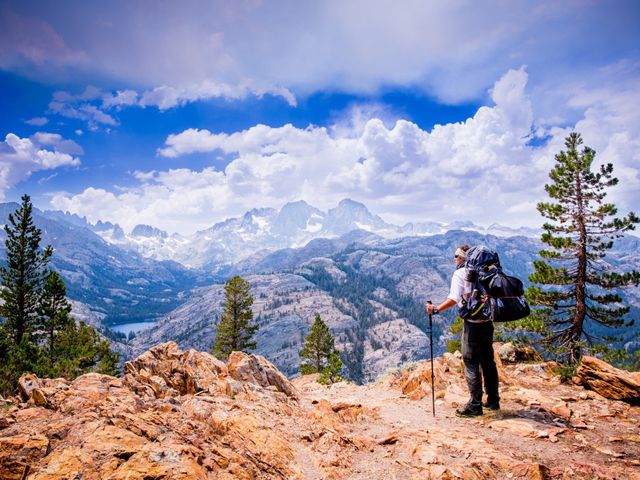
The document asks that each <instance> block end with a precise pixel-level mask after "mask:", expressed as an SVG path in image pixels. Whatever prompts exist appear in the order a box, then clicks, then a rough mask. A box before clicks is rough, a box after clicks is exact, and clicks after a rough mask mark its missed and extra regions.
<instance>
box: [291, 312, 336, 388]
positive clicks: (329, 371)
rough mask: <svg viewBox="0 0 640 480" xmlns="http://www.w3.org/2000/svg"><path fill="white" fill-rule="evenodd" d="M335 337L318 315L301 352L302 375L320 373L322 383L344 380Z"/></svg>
mask: <svg viewBox="0 0 640 480" xmlns="http://www.w3.org/2000/svg"><path fill="white" fill-rule="evenodd" d="M334 344H335V341H334V338H333V335H332V334H331V332H330V331H329V327H328V326H327V324H326V323H324V321H323V320H322V318H320V315H316V318H315V320H314V322H313V324H312V325H311V329H310V330H309V334H308V335H307V337H306V338H305V343H304V346H303V347H302V350H300V358H301V359H302V362H301V364H300V373H301V374H302V375H308V374H310V373H320V374H321V377H320V381H323V382H335V381H339V380H341V379H342V377H341V372H342V360H340V354H339V352H338V351H337V350H336V349H335V346H334Z"/></svg>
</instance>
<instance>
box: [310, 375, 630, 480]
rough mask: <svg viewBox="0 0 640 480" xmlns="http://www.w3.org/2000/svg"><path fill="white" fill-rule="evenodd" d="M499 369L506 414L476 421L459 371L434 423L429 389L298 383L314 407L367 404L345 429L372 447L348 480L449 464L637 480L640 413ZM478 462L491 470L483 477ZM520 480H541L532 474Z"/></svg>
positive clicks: (546, 378)
mask: <svg viewBox="0 0 640 480" xmlns="http://www.w3.org/2000/svg"><path fill="white" fill-rule="evenodd" d="M541 372H542V374H541ZM501 373H502V375H503V377H504V378H505V379H509V380H507V383H508V384H505V383H504V382H503V383H502V384H501V395H502V400H501V403H502V409H501V410H500V411H497V412H493V411H490V410H487V409H485V414H484V415H483V416H482V417H477V418H459V417H457V416H456V415H455V409H456V408H457V407H458V406H460V405H463V404H464V403H465V402H466V400H467V395H466V389H465V386H464V384H463V382H462V377H461V376H459V377H458V376H457V375H452V376H451V378H449V379H448V381H449V383H448V384H447V386H446V388H444V389H442V390H439V391H438V390H437V396H438V397H439V398H437V400H436V415H435V417H434V416H433V414H432V400H431V394H430V393H429V394H428V395H426V396H424V397H423V398H421V399H411V398H410V397H409V396H407V395H405V394H403V393H402V391H401V389H400V388H390V383H393V382H389V381H388V380H383V381H381V382H378V383H375V384H369V385H364V386H358V385H354V384H348V383H344V382H341V383H339V384H335V385H333V386H331V387H325V386H321V385H319V384H317V383H315V382H309V381H298V387H299V388H300V389H301V390H302V391H303V392H304V397H303V400H302V406H303V408H304V409H306V410H308V411H310V410H312V409H313V408H314V407H316V406H317V405H318V403H319V402H322V401H328V402H330V403H332V404H335V403H336V402H343V403H345V404H350V405H361V406H362V408H363V411H365V412H370V418H367V419H364V418H363V419H362V421H357V422H353V423H349V424H348V428H347V431H346V434H347V435H348V436H351V437H352V438H365V439H369V440H370V442H371V444H373V445H374V447H373V448H370V449H369V450H368V451H366V452H363V451H355V452H351V453H350V455H352V458H351V459H350V462H351V464H352V466H353V470H352V471H351V472H350V473H349V476H348V477H346V478H349V479H353V480H358V479H367V480H373V479H378V478H379V479H382V478H430V476H433V478H437V475H438V473H439V472H440V473H442V472H445V466H446V467H447V468H449V470H452V471H455V467H456V466H460V467H469V466H471V465H477V466H478V472H479V474H480V476H479V477H478V478H507V476H508V478H518V476H517V475H515V476H514V474H513V473H512V472H511V473H510V474H508V475H507V474H506V473H505V477H500V476H497V477H493V475H494V474H495V471H500V469H501V468H503V467H505V466H506V465H514V464H518V463H522V464H541V465H544V466H546V467H548V469H549V471H548V473H549V475H550V476H551V478H610V477H611V475H613V474H614V472H615V476H616V478H619V479H625V478H629V479H640V443H639V442H640V435H639V434H640V426H639V425H640V408H638V407H631V406H629V405H627V404H624V403H622V402H615V401H609V400H607V399H605V398H603V397H601V396H599V395H597V394H595V393H594V392H589V391H586V390H584V389H583V388H582V387H578V386H574V385H571V386H569V385H565V384H560V383H559V379H558V378H557V377H555V376H554V375H551V374H548V373H546V372H544V371H543V370H540V369H534V368H533V367H532V368H530V369H529V370H527V366H520V367H516V366H508V367H503V368H502V372H501ZM534 373H535V374H534ZM427 378H428V376H427ZM436 385H438V382H436ZM563 415H564V417H563ZM482 465H492V466H493V467H494V468H493V470H492V471H491V472H489V471H488V470H487V471H486V472H485V473H484V474H483V473H482ZM439 466H441V468H438V467H439ZM427 467H428V468H427ZM524 475H525V476H524V477H521V478H545V477H544V476H536V475H537V473H535V472H534V473H533V474H532V473H531V472H528V471H527V472H525V473H524ZM526 475H528V476H526ZM309 478H316V477H313V476H310V477H309ZM317 478H320V477H317ZM451 478H455V476H453V477H451ZM465 478H466V477H465Z"/></svg>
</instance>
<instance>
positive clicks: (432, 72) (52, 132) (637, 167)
mask: <svg viewBox="0 0 640 480" xmlns="http://www.w3.org/2000/svg"><path fill="white" fill-rule="evenodd" d="M639 21H640V6H638V3H637V2H634V1H607V2H605V1H596V0H581V1H578V0H572V1H564V2H551V1H549V2H545V1H542V2H540V1H536V2H533V1H532V2H527V1H514V2H504V1H486V2H472V1H456V2H435V1H433V2H431V1H400V2H393V3H392V2H383V1H364V0H362V1H347V2H345V1H341V2H337V1H324V2H293V1H270V2H268V1H260V0H246V1H207V2H204V1H192V2H162V3H158V2H153V4H151V3H150V2H126V1H114V2H108V3H107V4H104V5H103V4H96V3H95V2H80V1H66V2H36V1H29V0H26V1H20V2H17V1H15V2H13V1H4V2H0V106H1V109H2V112H3V114H2V116H0V196H1V197H2V199H3V200H5V201H12V200H17V199H19V197H20V196H21V195H22V194H23V193H29V194H30V195H31V196H32V197H33V199H34V203H35V204H36V205H37V206H39V207H40V208H45V209H62V210H66V211H71V212H73V213H78V214H80V215H85V216H87V218H88V219H89V220H91V221H94V222H95V221H97V220H98V219H101V220H110V221H113V222H118V223H120V224H121V225H122V226H123V227H124V228H125V229H130V228H132V227H133V226H134V225H136V224H138V223H148V224H152V225H154V226H158V227H160V228H163V229H165V230H168V231H170V232H174V231H178V232H181V233H190V232H193V231H195V230H198V229H202V228H206V227H208V226H210V225H212V224H213V223H215V222H217V221H220V220H222V219H225V218H227V217H229V216H234V215H239V214H241V213H243V212H244V211H246V210H249V209H251V208H255V207H276V208H278V207H280V206H281V205H282V204H284V203H285V202H287V201H293V200H298V199H303V200H306V201H307V202H309V203H311V204H312V205H315V206H317V207H319V208H324V209H326V208H329V207H332V206H334V205H335V204H336V203H337V202H338V201H339V200H340V199H341V198H344V197H350V198H353V199H355V200H359V201H362V202H363V203H365V204H366V205H367V206H369V208H370V209H371V210H372V211H374V212H375V213H378V214H380V215H381V216H382V217H383V218H384V219H385V220H387V221H390V222H394V223H404V222H408V221H414V222H415V221H429V220H437V221H444V222H450V221H453V220H458V219H471V220H474V221H476V222H478V223H483V224H490V223H493V222H498V223H503V224H507V225H512V226H518V225H531V226H536V225H539V224H540V223H541V218H540V217H539V215H538V214H537V212H536V209H535V204H536V203H537V202H538V201H540V200H544V198H545V193H544V184H545V182H546V181H547V174H548V171H549V169H550V168H551V166H552V165H553V155H554V154H555V153H557V152H558V151H559V149H561V148H562V147H563V138H564V137H565V136H566V135H567V133H568V132H570V131H571V130H573V129H576V130H578V131H580V132H581V133H582V134H583V137H584V139H585V143H586V144H587V145H589V146H591V147H593V148H595V149H596V151H597V152H598V156H597V159H598V161H601V162H613V163H614V167H615V172H616V174H617V176H618V177H619V178H620V180H621V181H620V184H619V186H617V187H616V188H615V189H614V190H613V191H612V192H611V196H610V199H611V200H612V201H615V202H616V204H618V205H619V207H620V210H621V211H622V212H623V213H626V211H628V210H635V211H638V210H639V208H638V206H639V205H638V204H639V203H640V201H639V198H640V196H639V195H638V192H639V191H640V148H639V147H640V113H639V112H638V109H637V105H640V52H639V50H640V38H639V37H640V33H639V31H638V29H637V25H638V24H639Z"/></svg>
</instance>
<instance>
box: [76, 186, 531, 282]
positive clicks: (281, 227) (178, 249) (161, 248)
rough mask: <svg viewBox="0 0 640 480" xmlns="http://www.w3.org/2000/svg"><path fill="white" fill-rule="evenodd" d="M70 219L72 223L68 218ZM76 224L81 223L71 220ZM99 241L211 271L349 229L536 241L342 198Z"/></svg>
mask: <svg viewBox="0 0 640 480" xmlns="http://www.w3.org/2000/svg"><path fill="white" fill-rule="evenodd" d="M74 220H75V219H74ZM77 220H79V221H82V220H81V219H77ZM93 229H94V231H95V232H96V233H98V234H99V235H100V236H101V237H102V238H103V239H104V240H105V241H107V242H108V243H111V244H115V245H118V246H119V247H121V248H124V249H126V250H130V251H134V252H136V253H138V254H140V255H142V256H144V257H148V258H153V259H155V260H173V261H176V262H178V263H181V264H183V265H185V266H187V267H191V268H201V267H205V268H211V269H213V270H216V269H217V268H219V267H220V266H221V265H225V264H231V263H236V262H239V261H242V260H245V259H247V258H250V257H253V256H255V255H257V254H258V255H262V256H264V254H265V252H273V251H275V250H280V249H285V248H299V247H302V246H304V245H306V244H307V243H309V242H310V241H311V240H314V239H318V238H328V239H334V238H338V237H341V236H343V235H345V234H347V233H349V232H351V231H354V230H363V231H366V232H369V233H371V234H375V235H377V236H380V237H383V238H398V237H404V236H431V235H437V234H443V233H446V232H447V231H450V230H465V231H476V232H479V233H483V234H493V235H496V236H503V237H506V236H515V235H523V236H527V237H538V236H539V234H540V231H539V230H536V229H531V228H521V229H514V228H510V227H505V226H502V225H499V224H493V225H491V226H490V227H487V228H485V227H482V226H479V225H476V224H474V223H473V222H470V221H456V222H453V223H450V224H443V223H438V222H420V223H408V224H406V225H404V226H397V225H393V224H390V223H387V222H385V221H384V220H383V219H382V218H380V217H379V216H378V215H375V214H373V213H371V212H370V211H369V209H368V208H367V207H366V206H365V205H363V204H362V203H359V202H356V201H354V200H351V199H344V200H342V201H340V203H338V205H337V206H336V207H335V208H332V209H329V210H328V211H327V212H323V211H321V210H319V209H318V208H316V207H313V206H311V205H309V204H308V203H306V202H305V201H303V200H300V201H296V202H290V203H287V204H285V205H283V207H282V208H281V209H280V210H279V211H278V210H275V209H273V208H256V209H253V210H250V211H248V212H247V213H245V214H244V215H243V216H241V217H235V218H229V219H227V220H224V221H223V222H219V223H216V224H214V225H213V226H212V227H210V228H208V229H206V230H202V231H199V232H196V233H194V234H193V235H189V236H182V235H178V234H173V235H168V234H167V233H166V232H163V231H161V230H159V229H157V228H154V227H152V226H150V225H138V226H136V227H135V228H134V229H133V230H132V231H131V232H130V233H128V234H125V232H123V231H122V228H120V226H119V225H117V224H115V225H114V224H110V223H108V222H107V223H102V222H98V224H96V225H95V226H94V227H93Z"/></svg>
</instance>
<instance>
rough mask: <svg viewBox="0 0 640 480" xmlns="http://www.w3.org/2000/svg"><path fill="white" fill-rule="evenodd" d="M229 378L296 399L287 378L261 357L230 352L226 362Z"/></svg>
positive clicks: (296, 395) (294, 390)
mask: <svg viewBox="0 0 640 480" xmlns="http://www.w3.org/2000/svg"><path fill="white" fill-rule="evenodd" d="M227 369H228V371H229V376H231V377H232V378H234V379H236V380H239V381H241V382H247V383H252V384H254V385H259V386H261V387H264V388H268V387H273V388H275V389H276V390H277V391H279V392H282V393H284V394H285V395H287V396H288V397H291V398H298V392H297V390H296V389H295V387H294V386H293V385H292V384H291V382H290V381H289V380H287V377H285V376H284V375H283V374H282V373H280V371H279V370H278V369H277V368H276V367H275V366H274V365H273V364H272V363H271V362H270V361H269V360H267V359H266V358H264V357H263V356H262V355H254V354H249V355H247V354H246V353H242V352H231V355H229V360H228V362H227Z"/></svg>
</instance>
